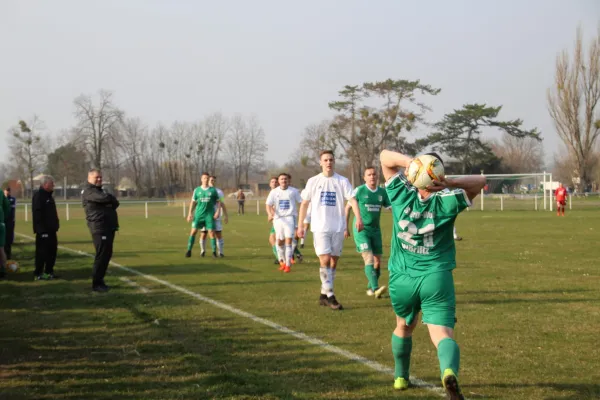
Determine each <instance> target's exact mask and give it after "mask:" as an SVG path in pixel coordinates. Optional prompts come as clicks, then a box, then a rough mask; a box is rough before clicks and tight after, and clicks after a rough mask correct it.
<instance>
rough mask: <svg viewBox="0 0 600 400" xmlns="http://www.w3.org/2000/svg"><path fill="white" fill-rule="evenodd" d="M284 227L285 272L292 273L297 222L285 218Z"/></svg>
mask: <svg viewBox="0 0 600 400" xmlns="http://www.w3.org/2000/svg"><path fill="white" fill-rule="evenodd" d="M281 222H282V225H283V237H284V239H285V265H286V267H285V268H284V270H283V272H290V267H291V266H292V258H293V256H294V247H293V246H294V244H293V241H294V234H295V233H294V231H295V229H294V227H295V225H296V224H295V222H294V220H293V218H292V219H291V220H290V219H289V218H285V219H283V220H282V221H281Z"/></svg>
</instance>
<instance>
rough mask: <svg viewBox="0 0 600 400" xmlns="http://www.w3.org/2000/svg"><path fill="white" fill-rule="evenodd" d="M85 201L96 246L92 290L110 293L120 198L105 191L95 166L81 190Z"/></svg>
mask: <svg viewBox="0 0 600 400" xmlns="http://www.w3.org/2000/svg"><path fill="white" fill-rule="evenodd" d="M81 201H82V204H83V207H84V209H85V219H86V220H87V225H88V228H89V230H90V233H91V234H92V241H93V243H94V248H95V249H96V256H95V258H94V267H93V269H92V290H93V291H95V292H107V291H108V290H109V287H108V286H106V284H105V283H104V275H105V274H106V269H107V268H108V264H109V263H110V259H111V257H112V253H113V242H114V240H115V232H116V231H118V230H119V219H118V216H117V208H118V207H119V201H118V200H117V198H116V197H115V196H113V195H112V194H110V193H107V192H105V191H104V190H102V173H101V172H100V170H98V169H95V168H94V169H91V170H90V172H88V183H87V185H86V186H85V188H84V189H83V190H82V191H81Z"/></svg>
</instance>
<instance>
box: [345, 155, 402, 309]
mask: <svg viewBox="0 0 600 400" xmlns="http://www.w3.org/2000/svg"><path fill="white" fill-rule="evenodd" d="M364 180H365V184H364V185H361V186H359V187H357V188H356V189H354V191H353V192H352V197H353V198H354V199H356V202H357V203H358V209H359V210H360V216H361V218H362V221H363V224H364V229H363V230H362V232H357V231H356V221H355V224H354V229H353V231H354V232H353V233H354V243H355V244H356V251H358V252H359V253H361V255H362V258H363V260H364V262H365V275H366V276H367V280H368V285H367V288H368V290H367V295H368V296H375V297H376V298H380V297H381V295H382V294H383V293H385V291H386V289H387V287H386V286H379V276H380V275H381V255H382V254H383V241H382V240H381V229H380V227H379V220H380V217H381V209H382V208H390V206H391V205H390V200H389V199H388V195H387V192H386V191H385V189H384V188H381V187H378V186H377V181H378V176H377V171H376V170H375V168H373V167H369V168H367V169H365V175H364ZM350 209H351V205H350V203H348V204H347V205H346V237H350V236H351V234H350Z"/></svg>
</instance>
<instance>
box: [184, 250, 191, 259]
mask: <svg viewBox="0 0 600 400" xmlns="http://www.w3.org/2000/svg"><path fill="white" fill-rule="evenodd" d="M191 256H192V251H191V250H188V251H186V252H185V257H186V258H190V257H191Z"/></svg>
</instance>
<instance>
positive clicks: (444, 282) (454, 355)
mask: <svg viewBox="0 0 600 400" xmlns="http://www.w3.org/2000/svg"><path fill="white" fill-rule="evenodd" d="M420 296H421V308H422V310H423V323H425V324H427V328H428V329H429V336H430V338H431V341H432V343H433V345H434V346H435V347H436V348H437V355H438V361H439V365H440V377H441V380H442V384H443V385H444V388H445V389H446V393H447V394H448V397H449V398H450V399H464V397H463V395H462V393H461V390H460V386H459V385H458V372H459V368H460V349H459V347H458V344H457V343H456V341H454V325H455V323H456V297H455V293H454V279H453V277H452V271H441V272H437V273H433V274H429V275H427V276H425V277H423V282H422V285H421V290H420Z"/></svg>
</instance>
